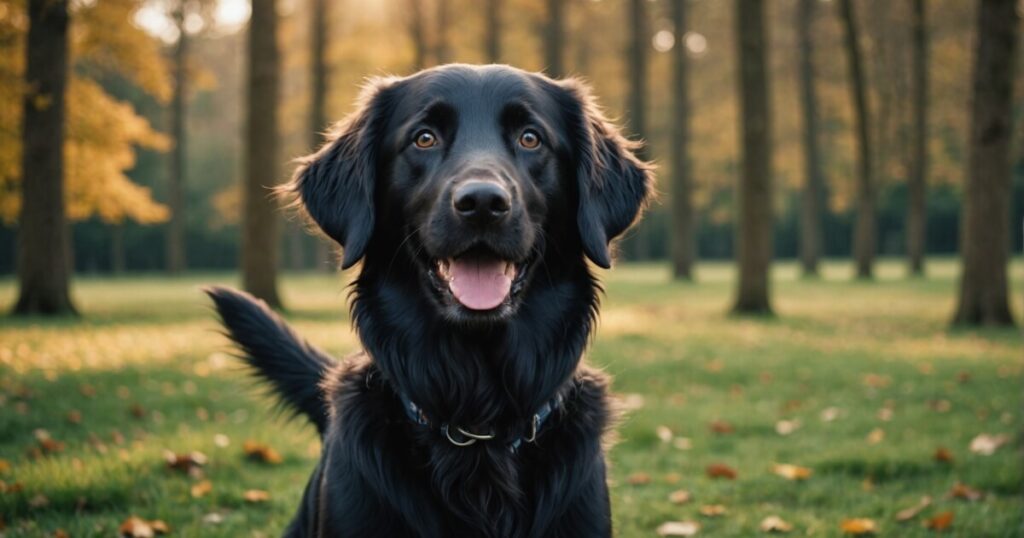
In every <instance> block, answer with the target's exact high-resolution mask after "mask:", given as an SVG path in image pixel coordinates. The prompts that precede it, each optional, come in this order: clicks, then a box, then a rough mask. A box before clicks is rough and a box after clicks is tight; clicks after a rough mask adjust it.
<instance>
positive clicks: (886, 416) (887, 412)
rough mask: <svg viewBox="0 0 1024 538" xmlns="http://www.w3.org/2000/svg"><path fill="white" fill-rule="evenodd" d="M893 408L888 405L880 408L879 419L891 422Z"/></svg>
mask: <svg viewBox="0 0 1024 538" xmlns="http://www.w3.org/2000/svg"><path fill="white" fill-rule="evenodd" d="M892 415H893V410H892V409H890V408H888V407H883V408H881V409H879V410H878V415H877V416H878V420H881V421H882V422H889V421H890V420H892Z"/></svg>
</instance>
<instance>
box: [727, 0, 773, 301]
mask: <svg viewBox="0 0 1024 538" xmlns="http://www.w3.org/2000/svg"><path fill="white" fill-rule="evenodd" d="M736 21H737V24H736V38H737V41H738V45H739V46H738V47H737V49H738V51H739V62H738V63H739V70H740V73H739V77H738V79H739V93H740V112H741V116H740V117H741V118H742V126H741V132H742V141H741V142H742V143H741V145H740V147H741V154H742V166H741V171H740V184H739V189H738V196H739V204H738V207H739V213H738V214H737V220H738V222H737V225H736V259H737V261H738V263H739V289H738V292H737V295H736V304H735V306H734V307H733V311H734V312H736V313H754V314H770V313H771V311H772V308H771V304H770V302H769V291H770V290H769V286H770V280H769V270H770V267H771V260H772V168H771V152H772V143H771V117H770V115H769V110H770V109H769V107H768V103H769V99H768V91H769V88H768V62H767V53H768V51H767V38H766V35H765V34H766V29H765V16H764V0H736Z"/></svg>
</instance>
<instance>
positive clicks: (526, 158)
mask: <svg viewBox="0 0 1024 538" xmlns="http://www.w3.org/2000/svg"><path fill="white" fill-rule="evenodd" d="M632 150H633V145H632V143H630V142H629V141H627V140H626V139H625V138H623V137H622V136H621V135H620V134H619V132H618V130H617V129H616V128H615V127H614V126H613V125H612V124H610V123H609V122H608V121H607V120H606V119H605V118H604V116H603V115H602V114H601V113H600V111H599V110H598V108H597V106H596V104H595V103H594V101H593V99H592V98H591V97H590V95H589V91H588V89H587V88H586V87H585V86H584V85H583V84H582V83H580V82H578V81H574V80H566V81H554V80H551V79H549V78H547V77H544V76H543V75H538V74H533V73H527V72H524V71H521V70H518V69H514V68H511V67H507V66H493V65H492V66H480V67H476V66H467V65H449V66H445V67H440V68H435V69H431V70H428V71H423V72H420V73H418V74H416V75H413V76H411V77H407V78H400V79H399V78H388V79H379V80H375V81H373V82H371V83H370V84H369V86H368V87H367V89H366V90H365V92H364V95H363V97H362V99H361V103H360V107H359V110H357V111H356V112H354V113H353V114H352V115H351V116H349V117H348V118H346V119H345V120H344V121H342V122H341V123H339V124H338V126H337V127H336V128H335V130H334V132H333V134H332V136H331V139H330V141H329V142H328V143H327V144H326V145H325V146H324V147H323V148H321V149H320V151H318V152H316V153H315V154H313V155H311V156H309V157H306V158H305V159H304V160H303V161H302V163H301V166H300V167H299V169H298V170H297V172H296V174H295V177H294V179H293V181H292V182H291V184H290V185H289V187H288V189H289V190H290V191H291V192H292V193H294V194H296V195H297V197H298V198H299V199H300V200H301V204H302V205H303V206H304V207H305V210H306V212H307V213H308V214H309V216H310V217H311V218H312V219H313V220H314V221H315V222H316V224H317V225H319V227H320V228H321V229H322V230H323V232H324V233H326V234H327V235H328V236H330V237H331V238H333V239H334V240H335V241H337V242H338V243H339V244H340V245H341V246H342V247H343V249H344V254H343V260H342V267H343V268H349V267H351V266H352V265H354V264H355V263H357V262H358V261H359V260H360V259H362V258H364V256H365V257H367V262H368V263H369V262H370V261H371V260H370V258H371V257H372V256H374V255H375V253H379V255H380V257H381V258H382V260H381V262H382V263H383V264H389V263H395V260H396V258H397V257H398V256H399V255H400V254H402V253H403V252H404V253H406V254H408V258H407V259H406V258H403V259H402V261H404V262H408V263H412V264H415V265H416V266H417V267H418V269H419V270H418V272H419V274H420V279H421V281H422V284H423V286H422V289H423V290H424V292H425V293H427V294H428V295H429V296H430V297H431V300H432V301H433V303H434V305H435V306H436V307H437V309H438V310H439V312H440V314H441V315H442V316H443V317H445V318H448V319H455V320H458V321H481V320H490V321H493V320H500V319H503V318H507V317H508V316H511V315H513V314H514V313H515V311H516V309H517V305H518V304H519V302H520V301H522V300H523V298H524V297H525V296H526V295H528V294H529V289H530V285H531V281H532V276H533V275H534V273H536V272H537V268H538V266H540V265H542V264H543V263H544V255H545V252H546V251H547V249H549V248H557V249H558V250H559V251H561V255H563V256H572V257H575V258H576V259H577V260H579V262H580V263H583V259H584V256H586V257H587V258H589V259H590V260H591V261H592V262H594V263H595V264H597V265H599V266H601V267H605V268H607V267H609V266H610V265H611V254H610V251H609V249H610V242H611V241H612V240H613V239H614V238H615V237H617V236H619V235H620V234H621V233H622V232H624V231H625V230H626V229H627V228H628V227H629V226H630V224H631V223H632V222H633V221H634V219H636V217H637V215H638V214H639V212H640V211H641V209H642V208H643V206H644V203H645V200H646V198H647V196H648V193H649V191H650V184H651V177H650V173H649V168H648V167H647V165H646V164H645V163H643V162H641V161H640V160H638V159H637V158H636V157H635V156H634V154H633V151H632ZM556 241H557V243H558V244H557V245H551V244H549V243H552V242H556ZM566 249H570V250H575V252H572V251H569V252H566ZM383 258H387V259H383ZM399 263H401V262H399Z"/></svg>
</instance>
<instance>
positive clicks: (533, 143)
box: [519, 129, 540, 149]
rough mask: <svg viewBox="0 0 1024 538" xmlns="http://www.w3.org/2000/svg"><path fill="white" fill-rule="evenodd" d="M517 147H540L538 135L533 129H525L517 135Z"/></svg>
mask: <svg viewBox="0 0 1024 538" xmlns="http://www.w3.org/2000/svg"><path fill="white" fill-rule="evenodd" d="M519 145H520V146H522V147H524V148H526V149H537V148H538V147H540V135H539V134H537V131H534V130H533V129H527V130H525V131H523V134H521V135H519Z"/></svg>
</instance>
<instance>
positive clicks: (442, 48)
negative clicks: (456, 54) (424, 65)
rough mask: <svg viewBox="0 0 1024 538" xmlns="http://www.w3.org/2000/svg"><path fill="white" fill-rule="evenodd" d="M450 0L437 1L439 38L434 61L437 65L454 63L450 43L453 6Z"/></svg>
mask: <svg viewBox="0 0 1024 538" xmlns="http://www.w3.org/2000/svg"><path fill="white" fill-rule="evenodd" d="M449 4H450V2H449V1H448V0H437V36H435V37H436V39H437V40H436V41H435V42H434V59H435V60H437V65H444V64H446V63H449V62H451V61H452V50H451V44H450V43H449V42H448V23H449V20H448V19H449V10H450V9H451V6H450V5H449Z"/></svg>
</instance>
